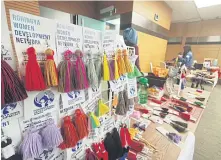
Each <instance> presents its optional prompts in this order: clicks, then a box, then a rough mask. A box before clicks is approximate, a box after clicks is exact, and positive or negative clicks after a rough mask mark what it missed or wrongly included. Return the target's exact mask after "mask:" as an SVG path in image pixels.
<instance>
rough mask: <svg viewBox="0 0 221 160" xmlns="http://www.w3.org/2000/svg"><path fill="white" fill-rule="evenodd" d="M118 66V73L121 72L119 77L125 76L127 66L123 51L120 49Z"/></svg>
mask: <svg viewBox="0 0 221 160" xmlns="http://www.w3.org/2000/svg"><path fill="white" fill-rule="evenodd" d="M117 56H118V57H117V64H118V72H119V75H123V74H125V73H127V72H126V69H125V64H124V60H123V57H122V55H121V50H120V49H118V51H117Z"/></svg>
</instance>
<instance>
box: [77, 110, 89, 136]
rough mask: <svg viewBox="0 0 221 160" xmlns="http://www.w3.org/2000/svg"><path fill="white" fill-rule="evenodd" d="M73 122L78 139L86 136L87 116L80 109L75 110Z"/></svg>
mask: <svg viewBox="0 0 221 160" xmlns="http://www.w3.org/2000/svg"><path fill="white" fill-rule="evenodd" d="M74 123H75V126H76V130H77V133H78V138H79V140H81V139H83V138H85V137H87V136H88V133H89V131H88V120H87V116H86V115H85V114H84V113H82V112H81V110H80V109H77V110H75V114H74Z"/></svg>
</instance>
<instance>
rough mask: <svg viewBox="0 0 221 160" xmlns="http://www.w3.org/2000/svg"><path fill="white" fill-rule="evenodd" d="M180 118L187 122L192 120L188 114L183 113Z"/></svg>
mask: <svg viewBox="0 0 221 160" xmlns="http://www.w3.org/2000/svg"><path fill="white" fill-rule="evenodd" d="M179 116H180V117H181V118H183V119H184V120H186V121H189V120H190V115H189V114H187V113H182V112H180V113H179Z"/></svg>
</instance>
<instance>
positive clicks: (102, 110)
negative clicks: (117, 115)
mask: <svg viewBox="0 0 221 160" xmlns="http://www.w3.org/2000/svg"><path fill="white" fill-rule="evenodd" d="M109 111H110V109H109V107H108V106H107V105H106V104H104V103H103V102H102V100H99V101H98V108H97V112H96V115H97V116H98V117H100V116H103V115H105V114H107V113H108V112H109Z"/></svg>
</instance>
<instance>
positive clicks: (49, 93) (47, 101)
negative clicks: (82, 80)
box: [24, 89, 59, 120]
mask: <svg viewBox="0 0 221 160" xmlns="http://www.w3.org/2000/svg"><path fill="white" fill-rule="evenodd" d="M58 95H59V94H58V92H57V91H56V90H55V89H48V90H44V91H39V92H37V91H32V92H28V98H26V99H25V100H24V116H25V119H26V120H27V119H30V118H33V117H36V116H39V115H42V114H45V113H50V112H53V111H55V110H57V109H58V104H59V101H58V99H59V96H58Z"/></svg>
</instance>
